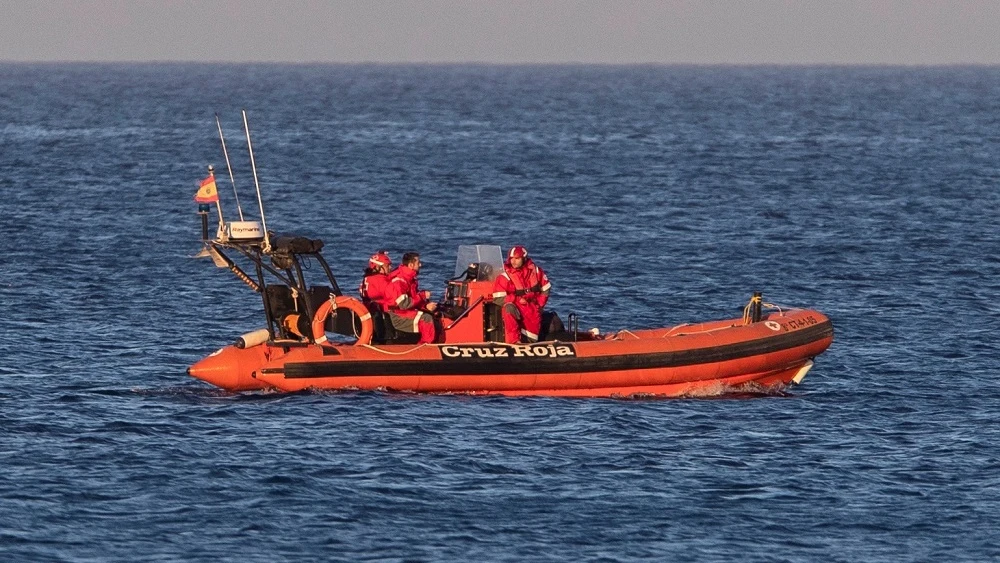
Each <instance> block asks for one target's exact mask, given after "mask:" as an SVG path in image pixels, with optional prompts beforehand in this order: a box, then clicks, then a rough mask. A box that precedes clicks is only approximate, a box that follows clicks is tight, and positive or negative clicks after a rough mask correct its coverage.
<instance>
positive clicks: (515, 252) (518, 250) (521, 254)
mask: <svg viewBox="0 0 1000 563" xmlns="http://www.w3.org/2000/svg"><path fill="white" fill-rule="evenodd" d="M527 257H528V249H527V248H525V247H523V246H521V245H518V246H514V247H512V248H511V249H510V252H508V253H507V258H527Z"/></svg>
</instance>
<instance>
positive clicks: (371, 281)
mask: <svg viewBox="0 0 1000 563" xmlns="http://www.w3.org/2000/svg"><path fill="white" fill-rule="evenodd" d="M390 271H392V260H391V259H390V258H389V255H388V254H386V252H385V251H384V250H379V251H378V252H376V253H375V254H372V257H371V258H369V259H368V267H367V268H365V277H364V278H363V279H362V280H361V287H359V288H358V293H360V294H361V302H362V303H364V304H365V307H368V310H369V311H372V312H382V313H384V312H386V311H388V310H389V305H390V302H389V301H388V297H387V295H388V291H389V283H390V282H391V279H390V278H389V272H390Z"/></svg>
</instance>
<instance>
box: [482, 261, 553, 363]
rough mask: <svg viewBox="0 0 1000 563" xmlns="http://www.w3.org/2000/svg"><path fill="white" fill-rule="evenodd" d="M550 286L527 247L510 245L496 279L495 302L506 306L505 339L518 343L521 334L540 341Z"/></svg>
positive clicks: (530, 339)
mask: <svg viewBox="0 0 1000 563" xmlns="http://www.w3.org/2000/svg"><path fill="white" fill-rule="evenodd" d="M550 289H552V284H551V283H549V278H548V276H546V275H545V272H544V271H542V269H541V268H539V267H538V266H536V265H535V263H534V262H532V260H531V258H528V250H527V249H526V248H524V247H523V246H515V247H513V248H511V249H510V252H509V253H508V254H507V261H506V262H504V264H503V272H501V273H500V275H499V276H497V279H496V281H495V282H493V302H494V303H496V304H497V305H499V306H501V307H503V326H504V342H506V343H508V344H516V343H518V342H521V337H522V336H523V337H524V338H525V339H526V340H527V341H528V342H538V333H539V331H540V330H541V328H542V307H545V303H546V302H547V301H548V300H549V290H550Z"/></svg>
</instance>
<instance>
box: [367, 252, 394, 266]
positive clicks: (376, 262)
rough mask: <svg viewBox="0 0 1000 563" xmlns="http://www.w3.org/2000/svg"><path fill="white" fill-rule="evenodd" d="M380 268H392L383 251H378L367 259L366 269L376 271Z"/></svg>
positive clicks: (390, 260)
mask: <svg viewBox="0 0 1000 563" xmlns="http://www.w3.org/2000/svg"><path fill="white" fill-rule="evenodd" d="M382 266H392V259H391V258H389V255H388V254H386V253H385V251H379V252H376V253H375V254H372V257H371V258H369V259H368V267H369V268H371V269H373V270H374V269H377V268H380V267H382Z"/></svg>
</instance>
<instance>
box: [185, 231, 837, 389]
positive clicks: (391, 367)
mask: <svg viewBox="0 0 1000 563" xmlns="http://www.w3.org/2000/svg"><path fill="white" fill-rule="evenodd" d="M250 231H252V232H255V233H257V234H259V233H260V230H259V229H258V230H256V231H254V230H253V229H250ZM233 232H234V231H232V230H231V229H220V235H221V236H220V238H218V239H216V240H211V241H209V240H206V241H205V244H206V250H207V253H208V254H209V255H211V256H212V257H213V258H214V260H215V262H216V264H217V265H219V266H221V267H226V268H229V269H230V270H232V271H233V272H234V273H236V275H237V277H239V278H240V279H241V280H243V281H244V282H245V283H247V285H249V286H250V287H251V288H252V289H254V290H255V291H257V292H258V293H259V294H260V295H261V297H262V300H263V304H264V316H265V319H266V322H267V328H264V329H261V330H259V331H255V332H252V333H248V334H246V335H243V336H242V337H240V339H239V340H238V341H237V342H236V343H235V344H233V345H230V346H226V347H224V348H222V349H220V350H218V351H216V352H214V353H213V354H211V355H209V356H208V357H206V358H205V359H203V360H201V361H199V362H197V363H196V364H194V365H193V366H191V367H190V368H189V369H188V373H189V374H190V375H192V376H194V377H196V378H198V379H201V380H203V381H206V382H208V383H211V384H212V385H215V386H218V387H221V388H223V389H226V390H228V391H249V390H257V389H268V388H273V389H277V390H281V391H301V390H306V389H331V390H389V391H400V392H417V393H463V394H471V395H480V394H498V395H511V396H523V395H544V396H573V397H628V396H691V395H703V394H718V393H723V392H726V391H727V390H730V389H734V388H735V389H737V390H739V389H746V388H747V387H746V386H747V385H748V384H749V385H750V387H751V388H752V389H754V390H767V389H772V388H781V387H784V386H786V385H789V384H791V383H799V382H800V381H801V380H802V378H803V377H804V376H805V374H806V372H808V371H809V369H810V368H811V367H812V365H813V358H815V357H816V356H817V355H819V354H821V353H822V352H823V351H825V350H826V349H827V348H828V347H829V346H830V344H831V342H832V340H833V325H832V323H831V322H830V320H829V319H828V318H827V317H826V316H824V315H823V314H822V313H820V312H818V311H814V310H807V309H790V310H783V309H780V308H777V307H775V306H769V305H766V304H764V303H763V302H762V301H761V299H760V296H759V294H755V296H754V297H753V298H752V299H751V301H750V303H749V304H748V305H747V307H746V309H745V311H744V315H743V317H742V318H734V319H729V320H721V321H712V322H704V323H697V324H684V325H679V326H675V327H671V328H659V329H652V330H622V331H619V332H616V333H612V334H607V335H601V334H600V333H599V332H597V331H596V330H591V331H581V330H579V327H578V319H577V317H576V316H575V315H572V314H571V315H570V316H569V318H568V320H569V326H565V325H563V323H562V321H561V320H560V319H559V317H558V316H557V315H555V314H553V313H547V314H546V315H545V318H544V322H543V329H542V335H541V337H542V341H540V342H537V343H530V344H504V343H503V327H502V318H501V315H500V311H499V308H498V307H496V306H495V305H493V303H492V300H491V298H490V296H491V293H492V286H493V278H494V277H495V275H494V273H495V272H499V271H500V268H501V263H502V254H501V252H500V248H499V247H498V246H486V245H481V246H462V247H459V256H458V259H457V260H456V273H457V274H458V275H457V276H456V277H455V278H454V279H452V280H450V281H449V282H448V286H447V289H446V294H445V299H444V301H443V302H442V303H441V306H440V307H439V310H440V311H443V315H442V316H441V318H440V322H441V323H442V328H443V342H442V343H440V344H424V345H419V346H418V345H416V344H413V343H412V342H413V341H414V340H415V336H414V335H410V334H406V333H395V332H394V331H393V329H392V325H391V323H389V322H387V321H386V319H384V318H383V317H382V315H383V314H382V313H381V312H379V311H377V310H373V311H370V310H368V309H366V308H365V306H364V305H363V304H362V303H361V302H360V301H359V300H357V299H355V298H353V297H349V296H346V295H344V294H343V292H341V291H340V289H339V287H338V285H337V282H336V279H335V277H334V276H333V273H332V272H331V271H330V268H329V266H328V264H327V262H326V261H325V260H324V259H323V257H322V255H321V254H320V250H321V249H322V247H323V243H322V241H319V240H314V239H308V238H304V237H279V238H277V239H275V240H274V241H273V244H272V241H271V240H269V239H267V238H260V237H253V236H251V237H250V238H243V236H242V235H239V236H233V235H232V233H233ZM230 253H236V254H240V255H242V256H243V257H244V258H246V259H249V260H250V261H251V262H252V263H253V265H254V267H255V270H256V273H257V275H256V280H255V279H254V278H253V277H251V276H250V275H249V274H247V273H246V271H245V270H244V269H243V268H241V267H240V266H238V265H237V264H236V263H235V261H234V260H232V259H231V258H229V256H228V254H230ZM303 260H315V261H316V262H318V263H319V264H320V265H321V269H322V271H323V272H324V273H325V274H326V280H325V281H324V283H316V284H312V283H308V282H307V281H306V280H305V277H304V272H305V271H306V269H304V268H303V267H302V265H301V263H302V261H303ZM313 270H315V269H313Z"/></svg>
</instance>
